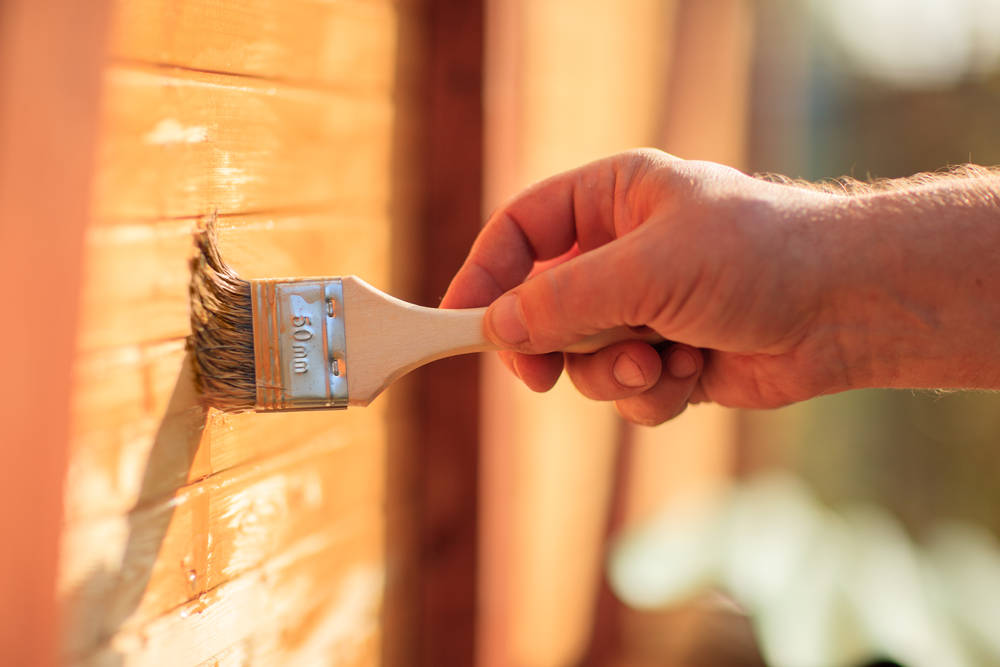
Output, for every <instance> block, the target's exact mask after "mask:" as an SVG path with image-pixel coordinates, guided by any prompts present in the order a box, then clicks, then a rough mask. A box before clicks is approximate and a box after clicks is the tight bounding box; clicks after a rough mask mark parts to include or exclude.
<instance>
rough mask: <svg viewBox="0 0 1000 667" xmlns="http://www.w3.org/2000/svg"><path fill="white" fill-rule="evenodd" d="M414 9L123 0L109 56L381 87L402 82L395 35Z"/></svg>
mask: <svg viewBox="0 0 1000 667" xmlns="http://www.w3.org/2000/svg"><path fill="white" fill-rule="evenodd" d="M408 9H409V6H408V5H407V4H402V5H400V4H399V3H394V2H391V1H389V0H375V1H368V0H353V1H351V0H348V1H341V2H328V1H323V0H237V1H236V2H220V1H219V0H185V2H176V1H175V0H128V1H124V0H119V1H118V2H116V6H115V17H116V20H115V23H114V30H113V33H112V40H111V53H112V54H113V55H114V56H115V57H116V58H119V59H125V60H136V61H145V62H148V63H163V64H170V65H178V66H182V67H187V68H192V69H200V70H205V71H213V72H230V73H234V74H243V75H249V76H258V77H263V78H267V79H277V80H283V81H289V82H294V83H296V84H297V85H304V86H313V87H317V86H322V87H331V88H336V89H342V90H350V91H353V92H355V93H365V92H373V91H376V92H381V91H387V90H390V89H391V88H392V87H393V85H394V84H395V83H396V81H397V79H396V68H397V58H396V56H397V54H396V40H395V39H393V36H394V34H396V33H397V32H398V31H399V30H400V29H402V30H407V29H408V28H407V26H402V27H400V26H399V23H400V22H405V21H412V20H413V18H412V14H413V13H412V11H408ZM408 61H409V59H403V61H402V64H403V65H405V64H406V63H407V62H408ZM406 80H407V79H406V77H403V78H402V80H401V82H405V81H406Z"/></svg>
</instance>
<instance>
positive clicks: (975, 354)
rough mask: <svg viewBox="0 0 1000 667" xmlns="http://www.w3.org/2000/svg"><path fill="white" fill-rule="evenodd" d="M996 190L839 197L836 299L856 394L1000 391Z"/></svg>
mask: <svg viewBox="0 0 1000 667" xmlns="http://www.w3.org/2000/svg"><path fill="white" fill-rule="evenodd" d="M996 185H997V182H996V181H995V180H994V181H992V182H990V181H989V180H987V181H986V182H985V183H984V182H981V181H978V180H975V179H963V180H954V179H952V180H944V181H940V182H938V183H931V184H929V185H924V186H919V187H910V188H905V189H898V190H891V191H886V192H880V193H876V194H871V195H862V196H855V197H837V198H834V199H835V200H836V202H835V203H834V204H833V205H832V212H833V213H834V215H832V216H831V219H830V221H829V222H828V226H829V229H828V233H827V238H828V242H829V243H831V244H832V246H833V247H831V248H830V253H829V257H830V261H829V262H828V270H829V277H828V284H829V285H830V289H829V297H830V299H829V301H830V311H831V321H832V328H833V330H834V331H835V334H834V339H835V340H836V349H837V351H838V356H839V357H840V359H839V363H842V364H843V367H844V371H845V374H844V377H845V378H847V379H846V382H847V383H848V384H849V387H850V388H860V387H912V388H931V387H952V388H998V387H1000V367H998V359H1000V271H997V268H996V266H995V264H996V260H995V258H996V257H997V256H998V255H1000V207H998V206H997V204H996V198H995V190H991V188H996ZM991 193H993V194H992V196H991Z"/></svg>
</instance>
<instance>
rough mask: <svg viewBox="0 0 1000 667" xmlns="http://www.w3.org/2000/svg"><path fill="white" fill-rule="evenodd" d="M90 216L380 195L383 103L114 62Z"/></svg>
mask: <svg viewBox="0 0 1000 667" xmlns="http://www.w3.org/2000/svg"><path fill="white" fill-rule="evenodd" d="M105 87H106V93H105V99H104V120H103V123H104V140H103V141H102V144H101V149H100V152H99V154H98V169H97V183H96V196H95V209H94V215H95V217H97V218H99V219H103V220H109V221H123V220H124V221H135V220H142V221H153V220H156V219H161V218H174V217H191V216H197V215H204V214H210V213H213V212H217V213H241V212H252V211H265V210H267V211H271V210H282V209H288V208H295V209H303V208H317V207H330V206H332V205H343V204H344V203H351V202H355V201H358V200H362V201H367V202H376V203H383V204H384V203H385V202H386V201H388V198H389V196H390V182H389V180H388V179H387V178H386V174H389V173H390V166H391V156H392V139H393V127H392V121H393V104H392V101H391V99H390V98H389V96H388V95H382V96H376V97H371V96H362V97H359V96H355V95H349V94H343V93H337V92H325V91H317V90H311V89H302V88H295V87H292V86H289V85H286V84H283V83H277V82H271V81H262V80H258V79H253V78H246V77H236V76H232V75H226V74H213V73H205V72H192V71H188V70H182V69H163V68H155V67H141V66H114V67H111V68H109V70H108V71H107V75H106V80H105Z"/></svg>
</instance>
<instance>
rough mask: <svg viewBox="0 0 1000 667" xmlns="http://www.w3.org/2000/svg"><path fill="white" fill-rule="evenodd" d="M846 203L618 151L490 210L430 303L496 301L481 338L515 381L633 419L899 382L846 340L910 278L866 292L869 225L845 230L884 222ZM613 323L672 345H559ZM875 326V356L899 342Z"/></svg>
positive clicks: (868, 339)
mask: <svg viewBox="0 0 1000 667" xmlns="http://www.w3.org/2000/svg"><path fill="white" fill-rule="evenodd" d="M858 201H859V200H857V199H856V198H853V197H848V196H840V195H835V194H830V193H825V192H820V191H815V190H809V189H805V188H799V187H793V186H789V185H782V184H778V183H770V182H766V181H762V180H759V179H755V178H752V177H749V176H746V175H744V174H742V173H740V172H739V171H736V170H734V169H731V168H728V167H724V166H722V165H718V164H713V163H707V162H691V161H685V160H679V159H677V158H674V157H672V156H669V155H667V154H665V153H661V152H659V151H653V150H639V151H630V152H627V153H622V154H620V155H616V156H613V157H610V158H606V159H604V160H600V161H597V162H594V163H591V164H589V165H586V166H583V167H580V168H578V169H575V170H572V171H569V172H566V173H563V174H560V175H557V176H554V177H552V178H550V179H548V180H545V181H543V182H541V183H538V184H536V185H534V186H532V187H530V188H528V189H527V190H526V191H524V192H522V193H521V194H519V195H518V196H516V197H515V198H514V199H513V200H512V201H510V202H508V203H507V204H506V205H505V206H504V207H502V208H501V209H500V210H499V211H497V212H496V213H494V214H493V215H492V216H491V217H490V219H489V221H488V222H487V224H486V226H485V227H484V229H483V230H482V232H481V233H480V235H479V237H478V239H477V240H476V242H475V244H474V245H473V247H472V250H471V251H470V253H469V256H468V258H467V259H466V261H465V263H464V265H463V266H462V268H461V269H460V270H459V272H458V273H457V275H456V276H455V278H454V279H453V281H452V284H451V286H450V287H449V289H448V292H447V293H446V295H445V297H444V300H443V301H442V303H441V306H442V307H444V308H460V307H472V306H480V305H484V304H492V305H491V306H490V308H489V310H488V312H487V315H486V318H485V325H484V326H485V332H486V334H487V336H488V337H489V338H490V339H491V340H493V341H494V342H495V343H497V344H498V345H500V346H502V347H505V348H507V349H506V350H505V351H503V352H501V353H500V354H501V358H502V359H503V361H504V363H505V364H506V365H507V366H508V368H510V369H511V370H512V371H513V372H514V373H515V374H516V375H518V377H520V378H521V379H522V380H523V381H524V382H525V384H527V385H528V386H529V387H530V388H532V389H534V390H536V391H545V390H547V389H549V388H550V387H551V386H552V385H553V384H554V383H555V381H556V380H557V379H558V377H559V375H560V373H561V372H562V369H563V368H564V367H565V368H566V370H567V372H568V374H569V376H570V378H571V379H572V380H573V382H574V384H575V385H576V386H577V388H578V389H579V390H580V391H581V393H583V394H584V395H586V396H589V397H590V398H594V399H598V400H613V401H615V403H616V406H617V407H618V410H619V412H620V413H621V414H622V415H623V416H624V417H625V418H627V419H629V420H631V421H634V422H637V423H640V424H656V423H660V422H663V421H665V420H667V419H670V418H672V417H674V416H676V415H677V414H679V413H680V412H681V411H682V410H683V409H684V408H685V407H686V405H687V404H688V403H694V402H700V401H714V402H716V403H720V404H722V405H727V406H739V407H753V408H765V407H777V406H781V405H785V404H788V403H792V402H795V401H799V400H803V399H806V398H810V397H812V396H816V395H819V394H825V393H832V392H836V391H841V390H844V389H849V388H852V387H857V386H879V385H882V386H899V385H898V384H893V383H894V382H896V383H898V382H900V381H901V380H900V376H899V374H898V372H897V374H896V376H894V377H890V375H891V373H890V372H889V371H890V370H892V369H888V370H887V369H882V370H883V371H884V372H883V376H882V377H875V376H874V375H873V372H872V369H873V368H874V367H875V365H877V363H880V362H879V354H880V353H881V352H883V350H880V349H877V348H876V349H867V350H866V349H864V344H865V343H871V344H875V343H878V342H879V341H878V340H876V339H877V338H878V336H874V335H870V334H871V333H872V332H870V331H861V332H860V334H859V333H858V332H859V331H860V330H862V329H864V327H866V326H867V321H868V318H869V316H870V315H872V313H875V312H880V306H879V304H880V303H881V302H885V303H888V302H889V301H890V300H891V299H897V300H899V295H900V293H901V292H900V290H902V289H903V287H901V285H903V284H904V283H903V282H900V283H899V284H895V288H893V289H886V290H884V291H885V293H886V295H888V296H885V295H883V296H884V297H885V298H882V297H880V296H879V295H877V294H876V292H877V291H878V287H879V286H880V283H881V282H882V281H883V279H884V278H885V276H882V275H880V274H878V273H877V272H874V273H873V272H872V271H871V270H869V269H870V268H871V267H872V266H877V265H879V264H880V262H879V261H877V260H878V258H877V257H876V256H875V255H872V256H871V257H866V258H862V259H859V258H858V256H859V255H861V254H864V253H875V252H876V250H877V248H876V245H877V244H875V243H873V242H872V238H875V237H872V238H865V235H866V234H867V235H868V236H871V235H872V234H877V233H879V231H878V230H879V229H880V228H879V227H878V225H875V224H871V225H867V226H865V225H856V224H853V223H855V222H857V221H859V220H861V221H862V222H867V221H870V220H880V219H882V218H885V219H886V220H888V217H889V216H888V214H884V212H881V211H880V210H879V209H877V208H873V207H875V204H873V203H872V201H875V200H874V199H873V200H872V201H866V202H864V205H863V206H862V205H858ZM890 205H891V206H890V208H891V209H892V210H893V211H895V210H896V209H898V206H896V205H895V204H894V203H892V202H890ZM893 207H894V208H893ZM873 211H874V213H873ZM859 212H860V213H859ZM859 230H860V231H859ZM871 230H874V231H871ZM845 235H846V236H845ZM852 235H853V236H852ZM848 237H850V238H848ZM880 240H882V241H885V240H886V239H885V238H881V237H880ZM890 242H891V239H890ZM890 247H891V243H890ZM845 294H846V295H847V296H845ZM915 298H916V297H915ZM880 299H881V301H880ZM893 305H898V304H893ZM888 307H889V306H886V307H884V308H881V310H883V311H884V310H885V309H886V308H888ZM914 308H917V309H918V310H919V309H921V308H923V305H921V304H914ZM874 317H878V316H877V315H875V316H874ZM904 319H905V318H904ZM904 324H905V322H904ZM621 325H629V326H635V327H641V326H646V327H650V328H652V329H654V330H655V331H656V332H657V333H659V334H660V335H661V336H662V337H663V338H664V339H666V340H669V341H674V342H673V343H669V344H664V345H660V346H657V347H655V348H654V347H653V346H650V345H648V344H646V343H642V342H637V341H628V342H622V343H617V344H615V345H611V346H609V347H607V348H605V349H603V350H600V351H598V352H596V353H594V354H591V355H577V354H563V353H561V352H557V350H560V349H562V348H563V347H565V346H566V345H568V344H570V343H572V342H574V341H576V340H579V339H581V338H583V337H585V336H588V335H591V334H594V333H596V332H599V331H602V330H605V329H609V328H613V327H616V326H621ZM873 330H877V333H878V334H879V336H882V339H884V340H883V342H884V344H885V345H884V346H885V347H886V349H887V350H888V348H889V346H890V344H892V343H893V342H894V341H895V340H896V339H897V338H898V335H897V334H898V332H897V331H894V330H890V328H889V327H881V328H880V327H879V326H876V327H874V329H873ZM873 358H875V359H876V361H872V359H873ZM903 361H904V360H900V363H903ZM896 370H897V371H898V368H897V369H896ZM911 386H926V385H911ZM932 386H934V385H933V384H932Z"/></svg>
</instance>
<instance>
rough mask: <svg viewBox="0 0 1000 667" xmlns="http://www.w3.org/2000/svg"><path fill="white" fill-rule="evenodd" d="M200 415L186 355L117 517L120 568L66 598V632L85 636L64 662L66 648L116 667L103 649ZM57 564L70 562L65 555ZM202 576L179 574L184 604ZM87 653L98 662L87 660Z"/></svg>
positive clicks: (157, 533)
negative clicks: (129, 503)
mask: <svg viewBox="0 0 1000 667" xmlns="http://www.w3.org/2000/svg"><path fill="white" fill-rule="evenodd" d="M207 414H208V409H207V408H206V407H204V406H202V405H201V404H200V401H199V398H198V393H197V390H196V388H195V384H194V374H193V369H192V366H191V353H190V352H187V353H185V355H184V360H183V362H182V365H181V370H180V373H179V374H178V376H177V381H176V383H175V384H174V388H173V391H172V393H171V396H170V400H169V402H168V404H167V408H166V412H165V413H164V416H163V419H162V421H161V422H160V425H159V427H158V429H157V432H156V436H155V438H154V440H153V446H152V448H151V450H150V452H149V458H148V459H147V460H146V466H145V470H144V472H143V479H142V485H141V487H140V489H139V493H138V496H137V497H138V498H139V500H138V502H137V504H136V506H135V507H133V508H132V509H131V510H130V511H129V512H128V514H127V515H126V516H125V517H124V520H125V523H126V530H127V537H126V539H125V546H124V549H123V551H122V557H121V561H120V563H118V565H117V567H115V568H110V567H104V568H101V569H98V570H95V571H94V572H93V573H92V574H91V575H90V576H88V577H87V578H86V579H85V580H84V582H83V584H82V585H80V586H79V587H77V588H76V589H74V590H72V591H70V592H69V593H68V595H67V600H68V602H67V607H66V612H65V617H64V619H63V622H64V627H67V628H73V629H74V636H75V637H77V638H79V637H86V640H84V641H85V646H86V649H85V654H84V655H72V653H73V647H72V646H71V647H67V648H68V650H69V651H70V653H71V656H72V658H71V660H70V661H71V662H84V661H89V659H90V658H96V661H95V662H97V663H98V664H100V665H102V667H115V666H117V665H121V664H124V656H123V653H120V652H118V650H116V647H113V646H111V647H106V646H104V644H106V643H107V642H108V641H109V640H110V639H111V638H112V637H114V636H115V634H116V633H117V632H118V631H119V630H120V629H121V628H122V627H123V625H124V624H125V622H126V621H127V620H128V619H129V617H130V616H131V615H132V614H133V613H134V612H135V611H136V609H137V608H138V607H139V604H140V602H141V601H142V599H143V597H144V596H145V594H146V590H147V587H148V585H149V582H150V579H151V578H152V575H153V570H154V567H155V565H156V562H157V558H158V556H159V553H160V549H161V545H162V544H163V540H164V537H165V536H166V533H167V530H168V528H169V526H170V523H171V521H172V519H173V517H174V513H175V508H176V506H177V504H176V503H173V502H170V499H171V498H173V497H174V496H175V495H176V494H177V492H178V491H179V490H180V489H181V488H182V487H184V486H185V485H186V484H188V480H189V471H190V470H191V467H192V463H193V462H194V459H195V455H196V454H197V452H198V448H199V446H200V444H201V438H200V437H197V434H200V433H201V432H202V431H203V430H204V428H205V424H206V421H207ZM115 520H119V518H118V517H115ZM197 550H198V545H197V544H192V545H191V551H192V553H195V554H196V552H197ZM63 557H64V558H73V554H72V553H67V554H64V556H63ZM194 560H198V559H197V558H195V559H194ZM200 562H201V563H202V564H204V562H205V561H204V559H201V561H200ZM202 569H203V568H202ZM205 575H206V573H205V572H204V571H199V569H197V566H195V565H193V564H192V567H191V569H189V570H187V572H186V576H187V577H188V584H189V593H190V596H189V599H191V598H193V597H195V596H196V595H197V593H198V591H199V590H200V589H201V587H200V585H199V583H200V582H199V580H203V578H204V577H205ZM95 647H96V650H97V651H98V652H99V653H98V655H90V654H91V653H92V652H93V651H94V650H95ZM77 648H80V647H77ZM129 648H131V647H129ZM121 650H124V649H121Z"/></svg>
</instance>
